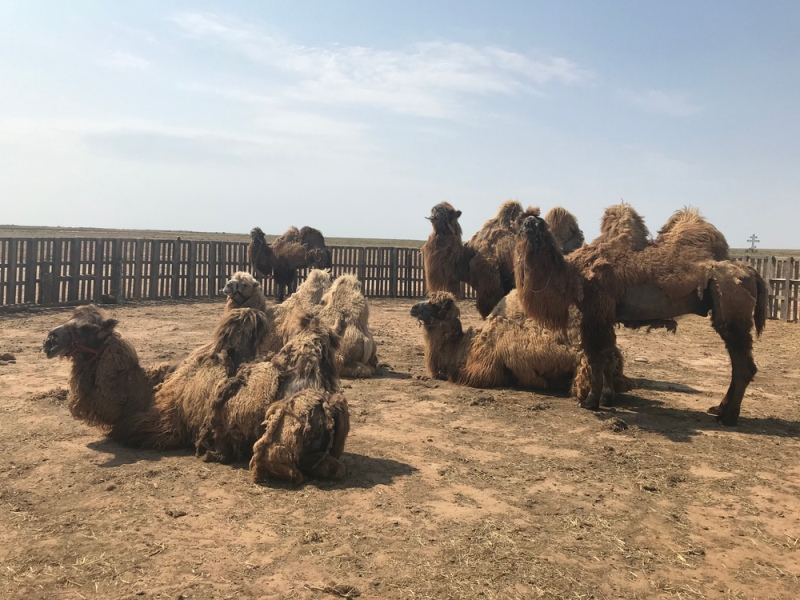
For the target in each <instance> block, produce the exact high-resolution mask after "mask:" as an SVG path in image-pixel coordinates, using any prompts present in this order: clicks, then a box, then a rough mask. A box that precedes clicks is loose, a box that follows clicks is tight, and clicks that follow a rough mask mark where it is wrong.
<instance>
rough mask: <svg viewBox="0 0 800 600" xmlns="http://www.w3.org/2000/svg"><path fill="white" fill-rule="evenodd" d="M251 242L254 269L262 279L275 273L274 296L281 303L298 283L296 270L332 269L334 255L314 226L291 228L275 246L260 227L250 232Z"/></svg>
mask: <svg viewBox="0 0 800 600" xmlns="http://www.w3.org/2000/svg"><path fill="white" fill-rule="evenodd" d="M250 238H251V242H250V245H249V246H248V248H247V255H248V258H249V260H250V265H251V266H252V268H253V269H254V270H255V271H256V272H257V273H258V274H260V275H261V276H262V277H268V276H269V275H273V274H274V279H275V297H276V299H277V301H278V302H282V301H283V299H284V298H285V297H286V292H287V289H288V290H289V292H290V293H291V291H292V290H293V288H294V286H295V284H296V281H297V269H301V268H304V267H312V268H315V269H327V268H330V266H331V252H330V250H329V249H328V247H327V246H326V245H325V238H324V237H323V235H322V233H320V232H319V230H317V229H313V228H311V227H303V228H302V229H297V227H290V228H289V229H288V230H287V231H286V232H285V233H284V234H283V235H282V236H280V237H279V238H277V239H276V240H275V241H273V242H272V244H268V243H267V241H266V238H265V237H264V232H263V231H262V230H261V228H260V227H254V228H253V229H252V230H251V231H250Z"/></svg>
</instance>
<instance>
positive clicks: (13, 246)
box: [6, 238, 20, 304]
mask: <svg viewBox="0 0 800 600" xmlns="http://www.w3.org/2000/svg"><path fill="white" fill-rule="evenodd" d="M19 243H20V240H18V239H14V238H11V239H10V240H9V241H8V294H7V295H6V298H7V299H8V300H7V302H6V304H16V303H17V252H19V250H18V247H19Z"/></svg>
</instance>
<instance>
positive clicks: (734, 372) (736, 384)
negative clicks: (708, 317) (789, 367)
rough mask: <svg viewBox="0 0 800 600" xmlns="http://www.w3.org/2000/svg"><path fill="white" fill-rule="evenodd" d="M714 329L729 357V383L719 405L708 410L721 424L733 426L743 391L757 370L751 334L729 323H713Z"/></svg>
mask: <svg viewBox="0 0 800 600" xmlns="http://www.w3.org/2000/svg"><path fill="white" fill-rule="evenodd" d="M714 329H716V330H717V333H719V335H720V337H722V339H723V340H724V341H725V347H726V348H727V349H728V354H729V355H730V357H731V384H730V386H729V387H728V391H727V393H726V394H725V397H724V398H723V399H722V402H720V404H719V406H712V407H711V408H709V409H708V412H709V413H711V414H712V415H716V416H717V420H718V421H719V422H720V423H722V424H723V425H728V426H733V425H736V422H737V421H738V419H739V412H740V410H741V408H742V398H743V397H744V392H745V390H746V389H747V386H748V385H749V384H750V382H751V381H753V378H754V377H755V375H756V373H757V372H758V369H757V368H756V363H755V361H753V336H752V335H751V334H750V332H749V331H742V330H741V329H739V328H736V327H734V326H730V325H728V326H726V325H720V324H717V323H714Z"/></svg>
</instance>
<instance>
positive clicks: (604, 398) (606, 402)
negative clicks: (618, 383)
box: [600, 390, 614, 406]
mask: <svg viewBox="0 0 800 600" xmlns="http://www.w3.org/2000/svg"><path fill="white" fill-rule="evenodd" d="M600 406H614V392H612V391H610V390H609V391H608V392H603V394H602V395H601V396H600Z"/></svg>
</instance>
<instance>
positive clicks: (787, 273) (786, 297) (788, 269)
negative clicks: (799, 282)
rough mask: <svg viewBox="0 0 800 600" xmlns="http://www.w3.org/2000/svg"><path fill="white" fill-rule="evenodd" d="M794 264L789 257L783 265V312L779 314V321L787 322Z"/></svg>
mask: <svg viewBox="0 0 800 600" xmlns="http://www.w3.org/2000/svg"><path fill="white" fill-rule="evenodd" d="M793 263H794V257H791V256H790V257H789V258H787V259H786V261H785V262H784V263H783V280H784V281H785V283H784V284H783V303H782V304H783V312H782V314H781V319H782V320H783V321H788V320H789V303H790V302H791V300H792V297H791V295H790V292H791V287H792V265H793Z"/></svg>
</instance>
